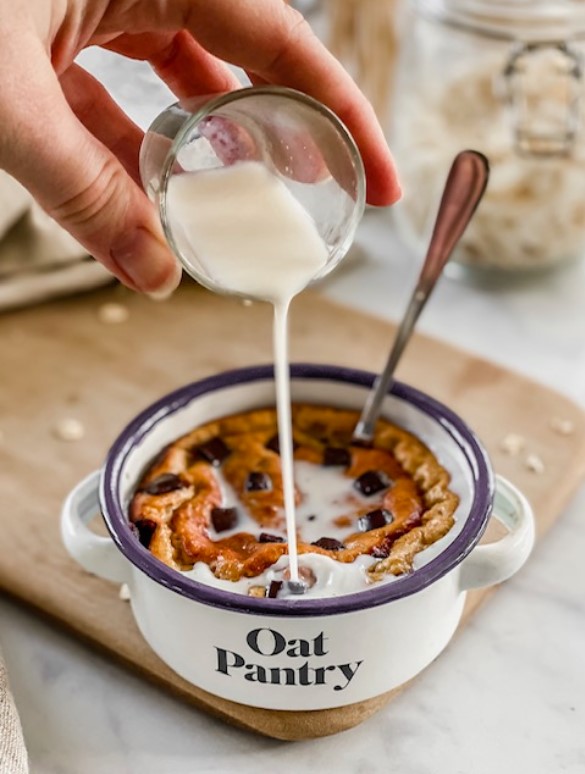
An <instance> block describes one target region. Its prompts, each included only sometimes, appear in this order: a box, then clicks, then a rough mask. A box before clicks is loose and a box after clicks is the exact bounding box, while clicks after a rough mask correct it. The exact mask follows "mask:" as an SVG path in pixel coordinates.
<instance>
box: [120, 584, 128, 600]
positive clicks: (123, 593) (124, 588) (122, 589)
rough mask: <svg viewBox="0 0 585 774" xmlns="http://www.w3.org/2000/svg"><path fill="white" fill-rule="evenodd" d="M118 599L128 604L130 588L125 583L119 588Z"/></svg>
mask: <svg viewBox="0 0 585 774" xmlns="http://www.w3.org/2000/svg"><path fill="white" fill-rule="evenodd" d="M118 597H119V598H120V599H121V600H122V602H129V601H130V588H129V586H128V584H127V583H123V584H122V585H121V586H120V591H119V592H118Z"/></svg>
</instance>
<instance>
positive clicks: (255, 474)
mask: <svg viewBox="0 0 585 774" xmlns="http://www.w3.org/2000/svg"><path fill="white" fill-rule="evenodd" d="M245 489H246V492H269V491H270V490H271V489H272V481H271V479H270V476H267V475H266V473H262V472H260V471H258V470H253V471H252V472H251V473H249V474H248V478H247V479H246V486H245Z"/></svg>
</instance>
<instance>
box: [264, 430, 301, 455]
mask: <svg viewBox="0 0 585 774" xmlns="http://www.w3.org/2000/svg"><path fill="white" fill-rule="evenodd" d="M266 448H267V449H270V451H273V452H276V454H280V438H279V437H278V433H276V434H275V435H273V436H272V438H271V439H270V440H269V441H267V442H266ZM298 448H299V445H298V443H297V442H296V441H295V440H294V439H293V452H294V451H296V450H297V449H298Z"/></svg>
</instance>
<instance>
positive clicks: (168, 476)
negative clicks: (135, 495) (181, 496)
mask: <svg viewBox="0 0 585 774" xmlns="http://www.w3.org/2000/svg"><path fill="white" fill-rule="evenodd" d="M184 486H185V484H184V483H183V481H181V479H180V478H179V476H176V475H175V474H174V473H163V474H162V475H161V476H158V477H157V478H155V479H154V480H153V481H151V482H150V484H147V485H146V486H143V487H142V488H141V489H139V491H140V492H146V493H147V494H151V495H161V494H168V493H169V492H174V491H175V490H176V489H182V488H183V487H184Z"/></svg>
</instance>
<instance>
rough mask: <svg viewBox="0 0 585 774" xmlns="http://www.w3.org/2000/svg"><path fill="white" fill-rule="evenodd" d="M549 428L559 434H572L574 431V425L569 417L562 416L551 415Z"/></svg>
mask: <svg viewBox="0 0 585 774" xmlns="http://www.w3.org/2000/svg"><path fill="white" fill-rule="evenodd" d="M550 429H551V430H554V432H555V433H558V434H559V435H572V434H573V433H574V432H575V425H574V424H573V422H571V420H570V419H563V418H562V417H552V419H551V420H550Z"/></svg>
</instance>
